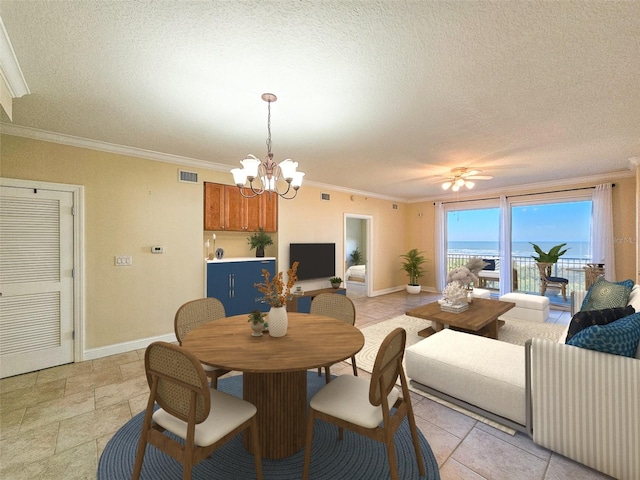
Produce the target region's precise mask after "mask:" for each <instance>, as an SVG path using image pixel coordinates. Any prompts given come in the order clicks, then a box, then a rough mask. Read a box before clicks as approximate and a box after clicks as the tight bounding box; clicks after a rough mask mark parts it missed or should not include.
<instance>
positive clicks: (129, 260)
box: [114, 255, 133, 267]
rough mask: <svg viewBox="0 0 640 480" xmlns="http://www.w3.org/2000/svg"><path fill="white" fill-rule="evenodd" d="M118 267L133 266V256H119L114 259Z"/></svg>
mask: <svg viewBox="0 0 640 480" xmlns="http://www.w3.org/2000/svg"><path fill="white" fill-rule="evenodd" d="M114 264H115V266H116V267H129V266H131V265H133V257H132V256H131V255H117V256H116V257H114Z"/></svg>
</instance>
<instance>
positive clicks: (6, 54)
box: [0, 17, 31, 98]
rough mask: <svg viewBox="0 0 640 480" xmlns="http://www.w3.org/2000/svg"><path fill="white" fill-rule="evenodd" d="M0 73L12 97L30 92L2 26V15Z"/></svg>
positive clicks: (0, 19)
mask: <svg viewBox="0 0 640 480" xmlns="http://www.w3.org/2000/svg"><path fill="white" fill-rule="evenodd" d="M0 75H1V76H2V79H3V80H4V82H5V83H6V85H7V88H8V89H9V93H10V94H11V96H12V97H13V98H18V97H22V96H23V95H27V94H29V93H31V92H30V91H29V87H28V86H27V81H26V80H25V79H24V75H23V74H22V69H21V68H20V63H18V58H17V57H16V52H15V51H14V50H13V45H11V40H10V39H9V34H8V33H7V29H6V28H4V22H3V21H2V17H0Z"/></svg>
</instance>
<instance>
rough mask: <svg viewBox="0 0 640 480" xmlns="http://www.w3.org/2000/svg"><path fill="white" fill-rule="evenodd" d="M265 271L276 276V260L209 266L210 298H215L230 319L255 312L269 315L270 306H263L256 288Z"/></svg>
mask: <svg viewBox="0 0 640 480" xmlns="http://www.w3.org/2000/svg"><path fill="white" fill-rule="evenodd" d="M262 269H266V270H267V271H268V272H269V273H270V274H271V276H272V277H273V275H275V271H276V261H275V260H249V261H238V262H209V263H207V297H215V298H217V299H218V300H220V301H221V302H222V304H223V305H224V310H225V313H226V314H227V316H228V317H230V316H232V315H240V314H243V313H249V312H251V311H253V310H255V309H258V310H260V311H263V312H266V311H267V310H269V304H267V303H261V302H260V301H259V298H260V296H261V294H260V292H258V289H257V288H256V287H254V284H256V283H261V282H262V281H263V280H264V279H263V277H262Z"/></svg>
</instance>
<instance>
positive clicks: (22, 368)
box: [0, 186, 73, 378]
mask: <svg viewBox="0 0 640 480" xmlns="http://www.w3.org/2000/svg"><path fill="white" fill-rule="evenodd" d="M0 194H1V196H0V294H1V296H0V377H2V378H4V377H7V376H11V375H17V374H20V373H25V372H31V371H34V370H40V369H42V368H47V367H52V366H55V365H61V364H63V363H70V362H73V279H72V269H73V215H72V207H73V194H72V193H70V192H59V191H52V190H43V189H38V190H37V191H34V189H27V188H17V187H6V186H2V187H0Z"/></svg>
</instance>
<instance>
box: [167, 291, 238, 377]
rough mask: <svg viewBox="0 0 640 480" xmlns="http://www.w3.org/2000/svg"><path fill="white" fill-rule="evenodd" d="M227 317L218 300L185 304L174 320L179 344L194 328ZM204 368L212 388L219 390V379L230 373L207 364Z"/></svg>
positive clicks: (203, 300)
mask: <svg viewBox="0 0 640 480" xmlns="http://www.w3.org/2000/svg"><path fill="white" fill-rule="evenodd" d="M226 316H227V315H226V313H225V310H224V305H223V304H222V302H221V301H220V300H218V299H217V298H211V297H207V298H200V299H198V300H191V301H190V302H187V303H185V304H184V305H182V306H181V307H180V308H179V309H178V311H177V312H176V317H175V320H174V329H175V332H176V338H177V339H178V343H180V345H182V339H183V338H184V336H185V335H186V334H187V333H189V332H190V331H191V330H193V329H194V328H196V327H198V326H200V325H202V324H203V323H207V322H211V321H213V320H217V319H219V318H224V317H226ZM202 368H204V371H205V373H206V374H207V377H209V378H210V379H211V386H212V387H213V388H218V378H219V377H221V376H222V375H224V374H225V373H229V371H230V370H224V369H222V368H216V367H211V366H209V365H205V364H202Z"/></svg>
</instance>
